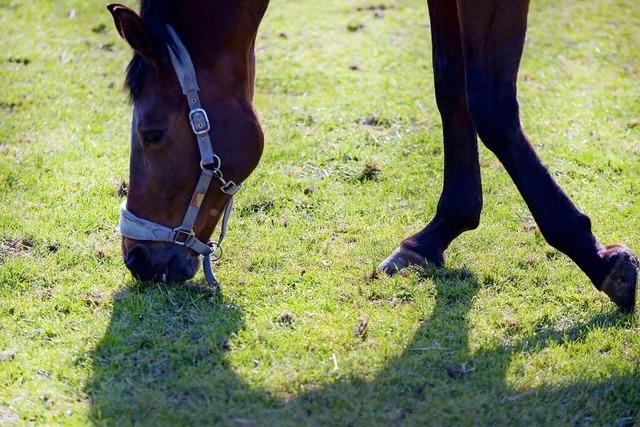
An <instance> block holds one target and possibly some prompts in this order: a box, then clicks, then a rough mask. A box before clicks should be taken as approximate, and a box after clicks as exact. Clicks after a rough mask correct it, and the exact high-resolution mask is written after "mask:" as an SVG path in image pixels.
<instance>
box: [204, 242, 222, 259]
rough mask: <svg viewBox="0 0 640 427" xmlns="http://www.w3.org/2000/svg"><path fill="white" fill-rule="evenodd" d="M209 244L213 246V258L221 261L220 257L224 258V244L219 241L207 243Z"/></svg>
mask: <svg viewBox="0 0 640 427" xmlns="http://www.w3.org/2000/svg"><path fill="white" fill-rule="evenodd" d="M207 246H209V247H210V248H211V255H209V256H210V257H211V260H212V261H219V260H220V258H222V245H220V244H219V243H218V242H213V241H212V242H209V243H207Z"/></svg>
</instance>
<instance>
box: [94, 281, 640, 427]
mask: <svg viewBox="0 0 640 427" xmlns="http://www.w3.org/2000/svg"><path fill="white" fill-rule="evenodd" d="M429 277H431V278H432V279H433V281H434V283H435V286H436V289H437V296H436V304H435V308H434V310H433V312H432V314H431V315H430V317H429V318H428V319H426V320H425V321H424V322H423V323H422V325H421V327H420V329H419V330H418V332H417V333H416V335H415V337H414V339H413V342H412V343H411V344H410V345H409V346H407V348H406V350H405V351H404V353H403V354H402V355H401V356H400V357H398V358H397V359H395V360H393V361H391V362H390V363H389V365H388V366H387V367H386V368H385V369H383V370H382V371H380V372H378V373H377V375H376V378H375V380H373V381H365V380H362V379H357V378H353V379H349V380H341V381H337V382H334V383H330V384H326V385H323V386H320V387H318V388H316V389H314V390H312V391H306V392H302V393H300V394H298V395H297V396H296V398H295V399H292V400H288V401H281V400H278V399H276V398H274V397H272V396H270V395H269V393H268V392H266V391H261V390H255V389H251V388H250V387H248V386H247V385H246V384H245V383H244V382H243V380H242V379H241V378H240V377H238V376H237V375H236V374H235V372H234V371H233V370H232V369H231V368H230V367H229V366H228V365H227V362H226V359H225V351H226V350H227V349H228V344H227V342H228V340H229V339H230V338H231V337H232V336H233V335H234V334H235V333H236V332H237V331H238V330H240V329H241V328H243V327H244V324H243V314H242V312H241V310H240V309H239V308H238V307H237V306H234V305H233V304H230V303H227V302H226V301H225V300H224V299H223V298H222V297H221V296H220V295H217V294H215V293H212V292H210V291H207V290H205V289H203V288H200V287H198V286H186V287H184V286H181V287H178V288H176V289H171V288H169V287H167V286H164V287H163V286H152V287H148V288H143V287H138V286H137V285H134V286H132V287H131V288H129V289H126V290H124V291H122V292H120V293H119V294H117V295H116V296H115V300H114V309H113V313H112V317H111V324H110V325H109V327H108V329H107V331H106V334H105V336H104V338H103V339H102V341H101V342H100V343H99V344H98V346H97V348H96V350H95V353H94V355H93V360H94V377H93V378H92V380H91V381H90V383H89V385H88V386H87V391H88V393H89V395H90V396H91V401H92V408H91V419H92V421H93V422H95V423H97V424H104V425H128V424H143V425H200V424H215V425H266V424H272V425H283V424H284V425H287V424H288V425H301V424H324V425H336V424H337V425H379V424H394V425H395V424H408V425H424V424H451V423H463V424H510V425H511V424H530V423H537V424H558V423H563V424H568V423H571V424H574V425H584V424H588V423H591V422H596V423H606V424H617V425H633V424H634V422H636V421H638V418H637V417H638V413H639V408H640V395H639V394H638V390H639V387H640V386H639V385H640V372H639V371H638V370H636V371H635V372H633V373H631V374H629V375H626V376H614V377H609V378H603V379H602V381H581V382H580V381H579V382H575V383H572V384H568V385H563V386H560V387H549V386H541V387H539V388H535V389H530V390H526V391H524V392H520V391H518V390H515V389H514V388H513V387H512V386H510V385H509V384H508V383H507V382H506V379H505V378H506V374H507V369H508V368H509V364H510V361H511V360H512V359H513V358H514V357H518V355H522V354H523V353H524V354H530V353H532V352H540V351H544V349H545V348H547V347H549V346H550V345H555V344H560V345H561V344H562V343H568V342H576V341H580V340H583V339H584V338H585V336H586V334H587V333H589V332H590V331H593V330H596V329H601V330H603V331H609V330H614V329H616V328H625V327H629V324H630V320H629V318H628V317H625V316H621V315H619V314H617V313H611V314H606V315H601V316H599V317H596V318H594V319H592V320H590V321H589V322H587V323H586V324H581V325H578V326H575V327H573V328H571V329H568V330H566V329H565V330H553V329H551V330H540V331H537V332H536V333H535V334H533V335H532V336H529V337H527V338H526V339H523V340H521V341H520V342H517V343H509V344H507V345H498V346H495V347H493V348H487V349H480V350H477V351H475V352H470V350H469V346H468V327H467V317H468V316H467V315H468V312H469V310H470V307H471V303H472V300H473V297H474V295H475V293H476V290H477V288H478V283H477V280H476V279H475V277H473V276H469V275H468V274H464V273H463V272H461V271H454V270H447V269H441V270H437V271H434V272H431V273H430V274H429ZM434 343H437V345H436V346H434Z"/></svg>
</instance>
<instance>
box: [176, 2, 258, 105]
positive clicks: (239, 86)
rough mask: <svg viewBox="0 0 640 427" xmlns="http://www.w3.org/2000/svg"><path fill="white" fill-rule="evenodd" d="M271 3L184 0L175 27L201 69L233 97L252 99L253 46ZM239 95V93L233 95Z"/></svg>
mask: <svg viewBox="0 0 640 427" xmlns="http://www.w3.org/2000/svg"><path fill="white" fill-rule="evenodd" d="M268 3H269V1H268V0H220V1H206V2H205V1H201V0H183V1H179V2H176V10H175V14H174V20H173V25H174V27H175V28H176V30H177V31H178V33H179V34H180V36H181V38H182V39H183V42H184V43H185V45H186V47H187V49H188V50H189V53H190V55H191V57H192V59H193V61H194V63H195V64H196V66H197V68H198V72H199V74H202V73H206V74H207V75H208V76H209V77H210V78H211V79H212V80H215V81H216V82H217V85H216V86H217V87H218V88H225V89H226V90H229V91H230V92H231V93H230V94H232V95H238V93H237V92H238V91H240V93H241V94H246V95H247V96H248V98H249V99H250V98H252V96H253V79H254V74H255V72H254V60H253V57H254V42H255V38H256V33H257V30H258V25H259V24H260V21H261V20H262V17H263V15H264V13H265V11H266V8H267V5H268ZM233 92H236V93H233Z"/></svg>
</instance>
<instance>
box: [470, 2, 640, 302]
mask: <svg viewBox="0 0 640 427" xmlns="http://www.w3.org/2000/svg"><path fill="white" fill-rule="evenodd" d="M458 7H459V12H460V26H461V30H462V34H463V51H464V55H465V69H466V82H467V93H468V99H469V108H470V111H471V115H472V117H473V121H474V124H475V126H476V130H477V132H478V135H479V136H480V138H481V139H482V141H483V142H484V143H485V145H486V146H487V147H488V148H489V149H490V150H491V151H492V152H493V153H494V154H496V156H497V157H498V159H499V160H500V161H501V162H502V164H503V165H504V167H505V169H506V170H507V172H508V173H509V175H510V176H511V178H512V179H513V181H514V183H515V184H516V186H517V188H518V190H519V191H520V193H521V195H522V197H523V198H524V200H525V202H526V204H527V206H528V207H529V209H530V211H531V213H532V214H533V217H534V218H535V220H536V222H537V224H538V226H539V227H540V231H541V233H542V235H543V236H544V238H545V239H546V240H547V242H548V243H549V244H550V245H551V246H553V247H555V248H556V249H558V250H559V251H561V252H563V253H565V254H566V255H567V256H569V258H571V259H572V260H573V261H574V262H575V263H576V264H577V265H578V266H579V267H580V269H582V271H584V272H585V273H586V275H587V276H588V277H589V279H590V280H591V281H592V282H593V284H594V285H595V286H596V288H597V289H599V290H601V291H603V292H605V293H606V294H607V295H608V296H609V298H610V299H611V300H612V301H613V302H614V303H616V304H617V305H618V307H619V308H620V309H621V310H623V311H632V310H634V308H635V300H636V286H637V284H636V282H637V268H638V261H637V259H636V257H635V256H634V255H633V253H632V252H631V251H630V250H629V249H628V248H626V247H625V246H622V245H612V246H606V247H605V246H603V245H601V244H600V243H599V242H598V241H597V239H596V238H595V236H594V235H593V234H592V232H591V221H590V219H589V217H588V216H587V215H585V214H584V213H583V212H581V211H580V210H578V209H577V208H576V206H575V205H574V204H573V202H572V201H571V199H570V198H569V197H567V195H566V194H565V193H564V192H563V191H562V189H561V188H560V187H559V186H558V184H557V183H556V182H555V181H554V179H553V177H552V176H551V174H550V173H549V171H548V170H547V168H546V167H545V166H544V165H543V164H542V162H541V160H540V159H539V158H538V156H537V154H536V152H535V150H534V148H533V146H532V145H531V144H530V143H529V141H528V139H527V137H526V136H525V134H524V132H523V130H522V127H521V124H520V117H519V106H518V101H517V94H516V79H517V72H518V68H519V64H520V57H521V55H522V49H523V46H524V40H525V33H526V26H527V12H528V0H509V1H506V0H458Z"/></svg>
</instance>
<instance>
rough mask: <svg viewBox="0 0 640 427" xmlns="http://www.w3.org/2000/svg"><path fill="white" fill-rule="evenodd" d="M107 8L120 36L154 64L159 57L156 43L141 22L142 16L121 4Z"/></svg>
mask: <svg viewBox="0 0 640 427" xmlns="http://www.w3.org/2000/svg"><path fill="white" fill-rule="evenodd" d="M107 9H108V10H109V12H111V15H112V16H113V22H114V23H115V25H116V29H117V30H118V33H119V34H120V37H122V38H123V39H124V41H126V42H127V43H128V44H129V46H131V48H132V49H133V50H135V51H136V52H138V53H139V54H140V55H142V56H143V57H144V59H146V60H147V62H149V63H151V64H154V65H156V64H157V63H158V59H159V58H158V52H157V49H156V44H155V43H154V41H153V37H151V33H149V30H147V27H146V26H145V25H144V22H142V18H140V16H139V15H138V14H137V13H136V12H134V11H133V10H131V9H129V8H128V7H127V6H124V5H121V4H117V3H114V4H110V5H109V6H107Z"/></svg>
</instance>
